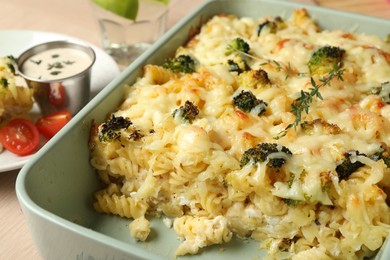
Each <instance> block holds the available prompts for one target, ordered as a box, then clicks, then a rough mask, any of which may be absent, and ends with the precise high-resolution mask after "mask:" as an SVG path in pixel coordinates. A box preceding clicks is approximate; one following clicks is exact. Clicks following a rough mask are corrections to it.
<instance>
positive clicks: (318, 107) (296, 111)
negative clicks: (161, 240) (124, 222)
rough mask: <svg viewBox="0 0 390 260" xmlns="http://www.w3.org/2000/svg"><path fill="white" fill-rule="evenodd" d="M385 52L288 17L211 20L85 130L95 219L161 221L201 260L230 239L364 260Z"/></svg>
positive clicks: (373, 41) (387, 164) (372, 212)
mask: <svg viewBox="0 0 390 260" xmlns="http://www.w3.org/2000/svg"><path fill="white" fill-rule="evenodd" d="M389 80H390V44H389V41H386V39H381V38H380V37H378V36H375V35H366V34H359V33H352V32H345V31H341V30H326V29H322V28H320V27H319V26H318V25H317V23H316V21H315V20H314V19H313V18H311V17H310V15H309V13H308V12H307V11H306V10H305V9H297V10H295V11H294V12H293V14H292V15H291V16H290V17H283V18H282V17H260V18H256V19H255V18H249V17H237V16H234V15H229V14H221V15H217V16H214V17H212V18H211V19H210V20H209V21H207V23H205V24H204V25H203V26H202V28H201V30H200V32H199V33H198V34H197V35H195V36H194V37H193V38H191V39H190V40H189V41H188V43H186V44H185V45H183V46H182V47H180V48H178V49H177V51H176V54H175V56H174V57H172V58H170V59H167V60H166V62H164V64H149V65H146V66H145V67H144V73H143V75H142V76H141V77H139V78H138V79H137V81H136V82H135V83H134V84H132V86H129V87H128V88H127V91H126V96H125V97H124V101H123V103H122V104H121V105H120V106H119V107H118V109H117V111H113V112H112V114H110V115H108V117H107V120H106V121H105V122H99V123H95V124H94V127H93V129H92V131H91V137H90V143H89V147H90V150H91V164H92V166H93V167H94V168H95V169H96V171H97V174H98V177H99V178H100V180H101V181H102V183H103V184H104V188H103V189H101V190H99V191H97V192H96V193H95V194H94V197H95V203H94V207H95V209H96V210H97V211H98V212H102V213H110V214H114V215H118V216H121V217H126V218H129V219H133V220H132V221H131V224H130V225H129V229H130V234H131V236H132V237H134V238H135V239H137V240H140V241H145V240H147V239H148V235H149V233H150V231H151V229H152V227H151V225H150V222H149V220H150V218H153V217H161V218H163V220H164V223H166V224H167V226H168V227H169V228H172V229H173V230H174V231H175V232H176V234H177V236H178V238H179V239H180V240H181V243H180V245H179V247H178V248H177V250H176V255H178V256H180V255H186V254H197V253H199V252H200V251H202V250H207V249H204V248H205V247H207V246H209V245H214V244H222V243H226V242H229V241H230V240H231V239H232V237H233V236H237V237H240V238H252V239H254V240H256V241H259V243H260V244H261V247H262V248H264V249H267V250H266V251H267V257H269V258H271V259H275V258H276V259H309V258H310V257H311V258H313V259H363V258H364V257H368V256H372V255H374V254H375V253H376V251H377V250H378V249H379V248H380V247H381V246H382V244H383V243H384V240H385V239H386V237H387V236H388V234H389V230H390V210H389V205H388V203H389V201H388V200H387V195H388V193H389V187H390V148H389V146H390V83H389Z"/></svg>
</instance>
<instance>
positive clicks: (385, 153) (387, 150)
mask: <svg viewBox="0 0 390 260" xmlns="http://www.w3.org/2000/svg"><path fill="white" fill-rule="evenodd" d="M370 159H371V160H374V161H379V160H383V162H384V163H385V164H386V166H387V167H388V168H390V147H388V146H387V145H386V144H384V143H383V144H382V145H381V147H380V148H379V151H377V152H376V153H374V154H372V155H371V156H370Z"/></svg>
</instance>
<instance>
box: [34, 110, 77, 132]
mask: <svg viewBox="0 0 390 260" xmlns="http://www.w3.org/2000/svg"><path fill="white" fill-rule="evenodd" d="M70 119H72V114H71V113H70V111H69V110H61V111H58V112H55V113H52V114H49V115H45V116H41V117H40V118H38V120H37V122H36V123H35V125H36V126H37V128H38V131H39V132H40V133H41V134H42V135H43V136H44V137H46V138H47V139H50V138H52V137H53V136H54V135H55V134H56V133H58V131H60V130H61V128H63V127H64V126H65V125H66V124H67V123H68V122H69V121H70Z"/></svg>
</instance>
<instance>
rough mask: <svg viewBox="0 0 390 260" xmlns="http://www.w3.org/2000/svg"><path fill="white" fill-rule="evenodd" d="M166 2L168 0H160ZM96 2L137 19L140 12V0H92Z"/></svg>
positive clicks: (127, 16)
mask: <svg viewBox="0 0 390 260" xmlns="http://www.w3.org/2000/svg"><path fill="white" fill-rule="evenodd" d="M158 1H160V2H165V1H166V0H158ZM92 2H94V3H95V4H97V5H98V6H100V7H102V8H103V9H106V10H107V11H110V12H113V13H114V14H117V15H119V16H122V17H124V18H127V19H130V20H133V21H135V19H136V18H137V14H138V0H92Z"/></svg>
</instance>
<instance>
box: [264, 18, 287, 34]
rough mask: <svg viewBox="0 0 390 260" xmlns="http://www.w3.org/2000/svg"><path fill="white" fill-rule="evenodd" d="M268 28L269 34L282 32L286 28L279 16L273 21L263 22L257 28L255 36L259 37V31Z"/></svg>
mask: <svg viewBox="0 0 390 260" xmlns="http://www.w3.org/2000/svg"><path fill="white" fill-rule="evenodd" d="M266 27H268V28H269V32H270V33H276V32H277V31H279V30H283V29H285V28H286V27H287V25H286V23H285V22H284V21H283V19H282V18H281V17H279V16H277V17H275V19H274V20H273V21H269V20H267V21H265V22H263V23H261V24H259V25H258V26H257V36H260V34H261V31H262V30H263V29H264V28H266Z"/></svg>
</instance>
